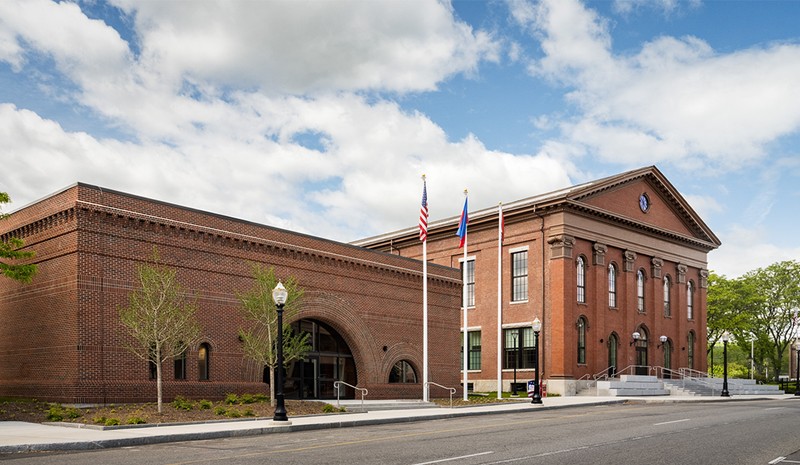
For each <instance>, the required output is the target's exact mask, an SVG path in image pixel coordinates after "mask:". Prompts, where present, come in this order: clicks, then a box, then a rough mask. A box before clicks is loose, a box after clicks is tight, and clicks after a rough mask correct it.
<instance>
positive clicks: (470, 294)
mask: <svg viewBox="0 0 800 465" xmlns="http://www.w3.org/2000/svg"><path fill="white" fill-rule="evenodd" d="M466 263H467V280H466V282H464V286H465V291H466V293H467V307H474V306H475V259H474V258H473V259H471V260H467V262H466ZM461 276H464V262H463V261H462V262H461ZM462 298H463V297H462ZM462 305H463V303H462Z"/></svg>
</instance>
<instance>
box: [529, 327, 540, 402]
mask: <svg viewBox="0 0 800 465" xmlns="http://www.w3.org/2000/svg"><path fill="white" fill-rule="evenodd" d="M541 330H542V322H541V321H540V320H539V318H535V319H534V320H533V360H534V361H535V363H536V369H535V371H534V372H533V373H534V378H533V398H532V399H531V403H532V404H541V403H542V391H541V389H540V388H539V331H541Z"/></svg>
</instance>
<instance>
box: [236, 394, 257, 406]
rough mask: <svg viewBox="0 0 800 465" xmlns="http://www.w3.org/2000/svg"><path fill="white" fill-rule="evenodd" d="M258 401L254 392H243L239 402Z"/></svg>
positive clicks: (252, 402) (251, 402)
mask: <svg viewBox="0 0 800 465" xmlns="http://www.w3.org/2000/svg"><path fill="white" fill-rule="evenodd" d="M255 402H256V398H255V396H254V395H253V394H242V395H241V396H239V403H240V404H254V403H255Z"/></svg>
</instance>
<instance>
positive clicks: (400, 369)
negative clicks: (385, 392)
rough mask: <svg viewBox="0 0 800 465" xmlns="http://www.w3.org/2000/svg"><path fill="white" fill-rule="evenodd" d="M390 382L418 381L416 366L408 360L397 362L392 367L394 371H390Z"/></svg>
mask: <svg viewBox="0 0 800 465" xmlns="http://www.w3.org/2000/svg"><path fill="white" fill-rule="evenodd" d="M389 382H390V383H416V382H417V372H416V371H414V367H413V366H411V364H410V363H409V362H408V361H406V360H400V361H399V362H397V363H395V364H394V366H393V367H392V371H391V372H389Z"/></svg>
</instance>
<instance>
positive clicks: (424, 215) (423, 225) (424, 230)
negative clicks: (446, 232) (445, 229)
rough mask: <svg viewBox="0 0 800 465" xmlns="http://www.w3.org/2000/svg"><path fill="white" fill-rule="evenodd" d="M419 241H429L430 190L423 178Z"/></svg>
mask: <svg viewBox="0 0 800 465" xmlns="http://www.w3.org/2000/svg"><path fill="white" fill-rule="evenodd" d="M419 240H421V241H422V242H425V241H427V240H428V188H427V184H426V183H425V177H424V176H423V177H422V205H421V206H420V207H419Z"/></svg>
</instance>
